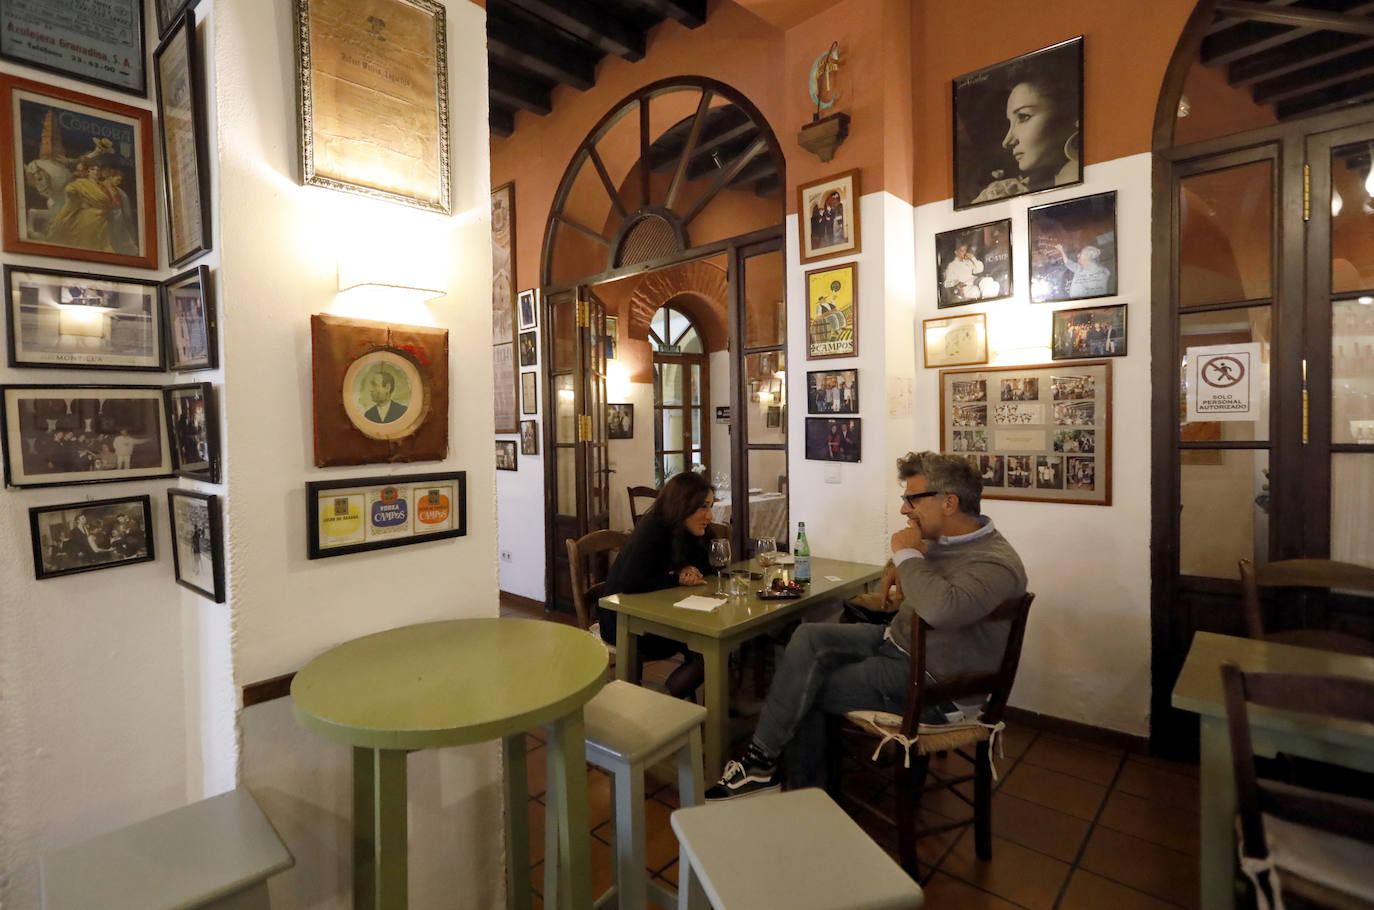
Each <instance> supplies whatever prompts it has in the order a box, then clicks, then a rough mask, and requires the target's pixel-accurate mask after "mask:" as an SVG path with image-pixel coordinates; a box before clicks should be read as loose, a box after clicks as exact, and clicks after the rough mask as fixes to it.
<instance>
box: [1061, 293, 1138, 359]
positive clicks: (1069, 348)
mask: <svg viewBox="0 0 1374 910" xmlns="http://www.w3.org/2000/svg"><path fill="white" fill-rule="evenodd" d="M1053 326H1054V327H1053V329H1052V330H1051V339H1050V355H1051V356H1052V357H1053V358H1054V359H1055V360H1081V359H1083V358H1085V357H1124V356H1126V304H1124V303H1121V304H1117V305H1116V306H1099V307H1090V308H1088V309H1083V310H1055V311H1054V319H1053Z"/></svg>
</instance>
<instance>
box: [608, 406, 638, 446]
mask: <svg viewBox="0 0 1374 910" xmlns="http://www.w3.org/2000/svg"><path fill="white" fill-rule="evenodd" d="M634 435H635V406H634V405H632V404H608V405H606V438H607V439H633V438H634Z"/></svg>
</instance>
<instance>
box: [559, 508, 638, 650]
mask: <svg viewBox="0 0 1374 910" xmlns="http://www.w3.org/2000/svg"><path fill="white" fill-rule="evenodd" d="M629 539H630V535H628V534H626V533H624V532H622V531H592V532H591V533H590V534H585V535H583V536H582V537H579V538H577V539H573V538H571V537H569V538H568V541H567V544H568V572H569V574H570V575H571V576H572V597H573V609H574V610H575V611H576V612H577V625H578V628H581V629H586V630H587V631H588V632H593V633H596V634H597V635H598V637H599V636H600V634H601V630H600V628H599V626H600V623H599V622H597V621H596V602H597V601H598V600H600V599H601V595H602V593H603V592H604V591H605V590H606V572H607V571H608V570H609V569H610V566H611V562H612V561H614V559H615V554H616V552H617V551H618V550H619V549H620V548H621V547H623V546H624V545H625V541H627V540H629Z"/></svg>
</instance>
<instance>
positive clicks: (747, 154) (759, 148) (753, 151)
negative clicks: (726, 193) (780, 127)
mask: <svg viewBox="0 0 1374 910" xmlns="http://www.w3.org/2000/svg"><path fill="white" fill-rule="evenodd" d="M766 151H768V141H767V140H766V139H764V138H763V137H759V138H758V139H756V140H755V141H754V143H753V144H752V145H750V146H749V148H747V149H745V150H744V153H743V154H741V155H740V156H739V157H738V158H736V159H735V160H734V161H732V162H730V166H729V167H725V168H722V169H721V172H720V175H719V176H717V177H716V180H715V183H713V184H711V186H710V188H709V189H707V190H706V192H705V193H703V194H702V195H701V198H700V199H698V200H697V201H696V203H695V204H693V206H692V207H691V208H690V209H689V210H688V211H687V214H685V215H683V216H682V226H683V227H686V226H687V225H689V224H691V223H692V219H693V218H695V217H696V216H697V215H699V214H701V210H702V209H704V208H706V206H707V205H708V204H710V202H711V200H712V199H714V198H716V194H717V193H719V192H720V191H721V190H722V189H724V188H725V187H726V185H727V184H729V182H730V181H731V180H734V179H735V177H736V176H737V175H738V174H739V172H740V171H742V170H744V166H745V165H746V164H748V163H749V162H750V161H752V160H753V159H754V156H755V155H760V154H763V153H764V152H766Z"/></svg>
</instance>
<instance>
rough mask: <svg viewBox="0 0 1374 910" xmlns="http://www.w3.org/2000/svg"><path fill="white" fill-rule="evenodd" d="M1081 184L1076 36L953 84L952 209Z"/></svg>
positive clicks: (1079, 56) (1080, 59) (1078, 45)
mask: <svg viewBox="0 0 1374 910" xmlns="http://www.w3.org/2000/svg"><path fill="white" fill-rule="evenodd" d="M1082 182H1083V37H1082V36H1081V35H1080V36H1079V37H1077V38H1071V39H1069V40H1068V41H1062V42H1060V43H1059V44H1055V45H1052V46H1050V47H1047V48H1042V49H1041V50H1038V51H1034V52H1033V53H1029V54H1023V55H1022V56H1020V57H1016V58H1013V59H1011V60H1006V61H1003V62H1002V63H998V64H994V65H993V66H989V67H985V68H983V69H981V70H977V71H976V72H972V73H967V74H965V75H963V76H959V77H958V78H956V79H955V80H954V208H955V209H956V210H958V209H966V208H969V207H971V206H975V205H983V204H985V203H989V202H997V201H998V200H1001V199H1006V198H1008V197H1011V196H1020V195H1023V194H1025V193H1038V192H1041V191H1042V190H1050V189H1055V188H1056V187H1061V186H1071V185H1073V184H1076V183H1082Z"/></svg>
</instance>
